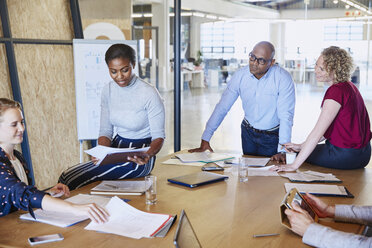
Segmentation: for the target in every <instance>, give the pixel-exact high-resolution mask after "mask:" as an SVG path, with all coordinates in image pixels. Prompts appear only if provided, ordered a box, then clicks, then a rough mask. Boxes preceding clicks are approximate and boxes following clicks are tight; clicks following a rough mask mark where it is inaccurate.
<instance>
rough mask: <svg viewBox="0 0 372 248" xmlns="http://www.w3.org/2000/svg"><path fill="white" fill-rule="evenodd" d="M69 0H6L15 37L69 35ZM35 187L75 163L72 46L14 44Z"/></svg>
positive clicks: (0, 73) (1, 65) (5, 88)
mask: <svg viewBox="0 0 372 248" xmlns="http://www.w3.org/2000/svg"><path fill="white" fill-rule="evenodd" d="M69 2H70V1H68V0H22V1H19V0H7V4H8V11H9V19H10V27H11V31H12V35H13V37H14V38H31V39H51V40H53V39H54V40H71V39H72V38H73V24H72V19H71V13H70V5H69V4H70V3H69ZM14 50H15V55H16V63H17V68H18V76H19V81H20V87H21V94H22V99H23V105H24V106H23V109H24V114H25V119H26V124H27V126H26V128H27V131H28V135H29V144H30V152H31V158H32V162H33V169H34V173H35V180H36V186H38V187H40V188H46V187H49V186H52V185H54V184H55V183H56V182H57V179H58V177H59V175H60V173H61V172H62V171H63V170H64V169H66V168H67V167H69V166H72V165H74V164H76V163H78V162H79V144H78V140H77V130H76V108H75V106H76V103H75V83H74V71H73V54H72V45H39V44H37V45H34V44H32V45H30V44H16V45H15V47H14ZM4 54H5V49H4V46H3V45H2V46H0V59H1V61H0V80H1V82H2V83H1V86H0V94H1V96H4V97H10V95H11V94H10V92H11V90H10V80H9V76H8V67H7V63H6V62H5V61H6V57H5V56H4Z"/></svg>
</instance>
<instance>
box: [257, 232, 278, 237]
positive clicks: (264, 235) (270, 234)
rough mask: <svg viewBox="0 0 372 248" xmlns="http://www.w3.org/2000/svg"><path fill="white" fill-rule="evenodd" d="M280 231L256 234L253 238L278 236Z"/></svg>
mask: <svg viewBox="0 0 372 248" xmlns="http://www.w3.org/2000/svg"><path fill="white" fill-rule="evenodd" d="M277 235H279V233H267V234H254V235H253V238H261V237H269V236H277Z"/></svg>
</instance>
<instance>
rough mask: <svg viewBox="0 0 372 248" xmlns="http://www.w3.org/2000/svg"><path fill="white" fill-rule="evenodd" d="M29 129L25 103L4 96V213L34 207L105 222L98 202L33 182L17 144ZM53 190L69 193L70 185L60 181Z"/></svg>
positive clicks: (0, 154)
mask: <svg viewBox="0 0 372 248" xmlns="http://www.w3.org/2000/svg"><path fill="white" fill-rule="evenodd" d="M24 130H25V127H24V120H23V115H22V111H21V105H20V104H19V103H18V102H15V101H13V100H10V99H6V98H0V217H1V216H4V215H7V214H9V213H11V212H13V211H16V210H18V209H22V210H26V211H27V210H28V211H29V212H30V214H31V215H32V216H34V214H33V210H32V208H42V209H44V210H50V211H57V212H67V213H81V214H86V215H87V216H89V218H91V219H92V220H94V221H95V222H105V221H106V220H107V213H106V211H105V210H104V209H102V208H101V207H99V206H96V205H95V204H84V205H77V204H73V203H70V202H67V201H62V200H61V199H58V198H53V197H51V196H50V195H49V194H48V193H46V192H44V191H40V190H38V189H37V188H36V187H35V186H33V185H31V177H30V175H29V171H28V169H27V166H26V162H25V160H24V158H23V156H22V154H21V153H20V152H18V151H17V150H15V149H14V147H15V146H16V145H18V144H20V143H22V141H23V132H24ZM50 193H51V194H58V195H60V194H62V195H65V196H69V194H70V191H69V189H68V187H67V186H66V185H63V184H61V183H59V184H57V185H56V186H54V187H53V188H52V189H51V190H50Z"/></svg>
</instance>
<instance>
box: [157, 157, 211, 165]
mask: <svg viewBox="0 0 372 248" xmlns="http://www.w3.org/2000/svg"><path fill="white" fill-rule="evenodd" d="M162 164H174V165H189V166H203V165H205V163H203V162H194V163H183V162H182V161H181V160H179V159H178V158H171V159H168V160H165V161H164V162H162Z"/></svg>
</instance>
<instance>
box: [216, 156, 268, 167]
mask: <svg viewBox="0 0 372 248" xmlns="http://www.w3.org/2000/svg"><path fill="white" fill-rule="evenodd" d="M269 161H270V158H247V157H241V158H234V159H229V160H225V161H223V163H224V164H234V165H239V164H240V163H241V162H243V163H244V164H245V165H247V166H253V167H263V166H266V165H267V163H268V162H269Z"/></svg>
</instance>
